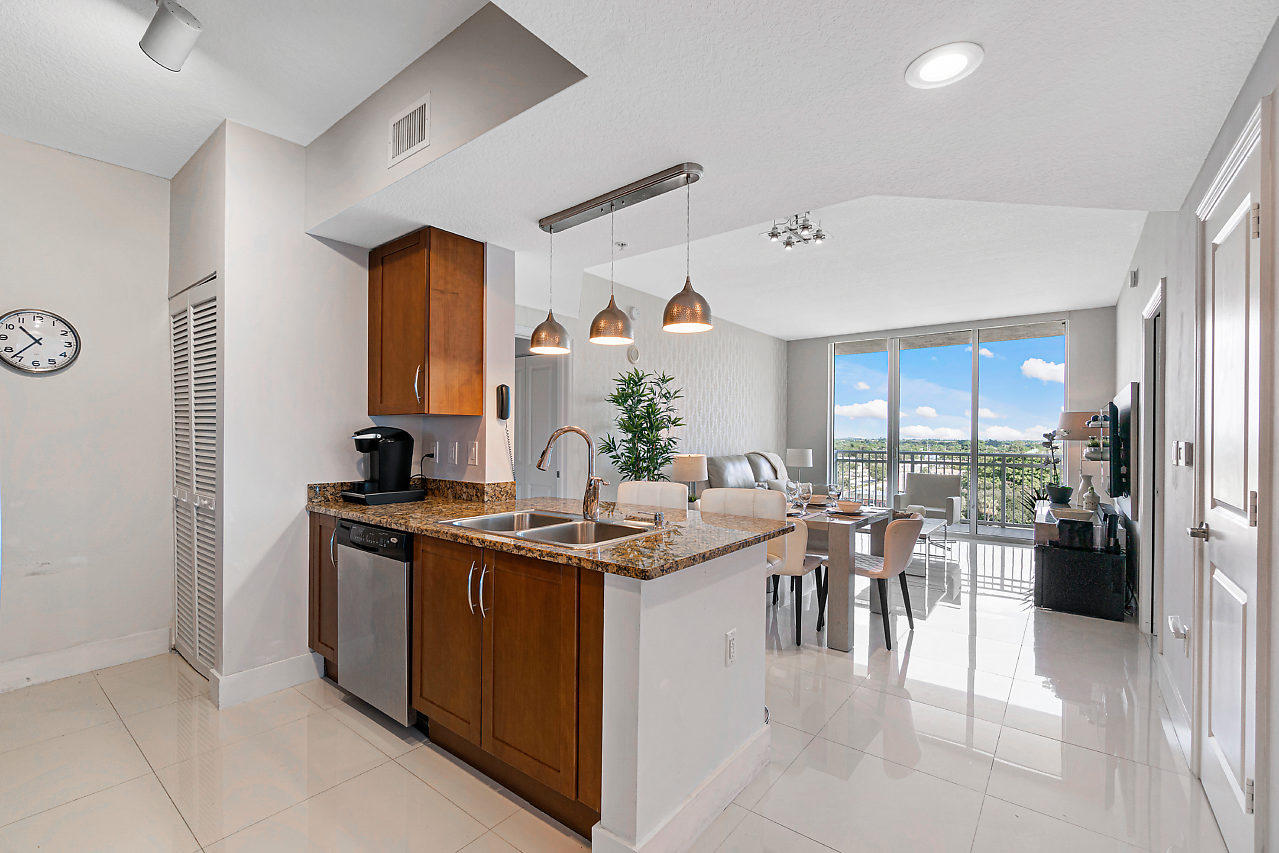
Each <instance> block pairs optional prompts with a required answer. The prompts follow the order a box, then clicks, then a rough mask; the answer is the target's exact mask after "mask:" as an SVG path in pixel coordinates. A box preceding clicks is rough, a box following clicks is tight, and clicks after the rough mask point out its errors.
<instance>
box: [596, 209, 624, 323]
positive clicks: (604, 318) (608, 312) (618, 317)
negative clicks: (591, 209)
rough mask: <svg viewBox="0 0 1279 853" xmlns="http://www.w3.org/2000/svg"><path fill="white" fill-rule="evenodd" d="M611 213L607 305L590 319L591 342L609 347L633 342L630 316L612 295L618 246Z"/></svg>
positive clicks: (609, 217) (610, 212) (611, 211)
mask: <svg viewBox="0 0 1279 853" xmlns="http://www.w3.org/2000/svg"><path fill="white" fill-rule="evenodd" d="M613 214H614V211H613V210H611V209H610V210H609V213H608V242H609V247H608V306H607V307H605V308H604V310H603V311H600V313H598V314H596V315H595V319H594V320H592V321H591V338H590V340H591V343H593V344H603V345H604V346H609V347H615V346H622V345H624V344H633V343H635V336H634V335H633V334H631V318H630V317H627V316H626V314H624V313H623V312H622V309H621V308H618V307H617V300H616V299H615V298H614V296H613V288H614V287H615V284H616V279H615V278H614V277H613V259H614V257H615V256H616V254H617V252H616V251H615V250H616V249H617V246H618V244H617V243H616V242H614V240H613V219H614V218H615V217H614V215H613ZM623 245H625V244H623Z"/></svg>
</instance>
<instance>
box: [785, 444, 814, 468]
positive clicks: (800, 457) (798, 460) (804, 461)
mask: <svg viewBox="0 0 1279 853" xmlns="http://www.w3.org/2000/svg"><path fill="white" fill-rule="evenodd" d="M786 465H787V466H788V467H790V466H794V467H796V468H811V467H813V451H812V449H811V448H807V447H788V448H786Z"/></svg>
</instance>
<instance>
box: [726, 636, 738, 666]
mask: <svg viewBox="0 0 1279 853" xmlns="http://www.w3.org/2000/svg"><path fill="white" fill-rule="evenodd" d="M735 663H737V629H736V628H734V629H733V630H731V631H728V632H727V633H725V634H724V666H732V665H733V664H735Z"/></svg>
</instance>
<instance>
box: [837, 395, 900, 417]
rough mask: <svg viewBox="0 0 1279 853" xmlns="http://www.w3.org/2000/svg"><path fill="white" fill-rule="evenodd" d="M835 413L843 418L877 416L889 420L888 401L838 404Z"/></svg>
mask: <svg viewBox="0 0 1279 853" xmlns="http://www.w3.org/2000/svg"><path fill="white" fill-rule="evenodd" d="M835 414H836V415H838V416H839V417H843V418H876V419H878V420H881V421H886V420H888V401H887V400H867V401H866V402H865V403H851V404H849V405H846V406H836V407H835Z"/></svg>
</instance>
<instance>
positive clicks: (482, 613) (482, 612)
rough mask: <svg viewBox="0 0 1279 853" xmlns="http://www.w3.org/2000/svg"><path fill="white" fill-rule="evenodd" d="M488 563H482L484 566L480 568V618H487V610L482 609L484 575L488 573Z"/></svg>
mask: <svg viewBox="0 0 1279 853" xmlns="http://www.w3.org/2000/svg"><path fill="white" fill-rule="evenodd" d="M488 571H489V567H488V563H485V564H484V568H482V569H480V618H481V619H487V618H488V612H487V611H486V610H485V609H484V576H485V575H487V574H488Z"/></svg>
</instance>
